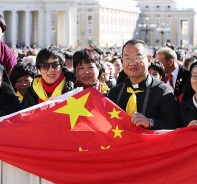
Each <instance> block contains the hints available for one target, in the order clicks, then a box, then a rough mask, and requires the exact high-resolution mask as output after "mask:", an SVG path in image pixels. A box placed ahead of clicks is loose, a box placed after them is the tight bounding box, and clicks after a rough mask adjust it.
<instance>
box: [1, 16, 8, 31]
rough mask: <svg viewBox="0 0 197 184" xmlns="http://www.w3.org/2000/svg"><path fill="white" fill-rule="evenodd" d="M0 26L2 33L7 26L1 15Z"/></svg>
mask: <svg viewBox="0 0 197 184" xmlns="http://www.w3.org/2000/svg"><path fill="white" fill-rule="evenodd" d="M0 28H1V30H2V33H4V32H5V31H6V28H7V26H6V23H5V20H4V19H3V17H2V16H1V15H0Z"/></svg>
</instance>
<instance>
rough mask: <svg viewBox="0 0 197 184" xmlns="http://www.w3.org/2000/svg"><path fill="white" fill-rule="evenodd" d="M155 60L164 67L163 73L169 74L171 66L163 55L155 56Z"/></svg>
mask: <svg viewBox="0 0 197 184" xmlns="http://www.w3.org/2000/svg"><path fill="white" fill-rule="evenodd" d="M156 59H157V60H158V61H159V62H160V63H162V64H163V66H164V72H165V74H168V73H170V71H171V64H170V62H168V61H167V60H166V58H165V55H164V54H163V53H159V54H157V55H156Z"/></svg>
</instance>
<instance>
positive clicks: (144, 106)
mask: <svg viewBox="0 0 197 184" xmlns="http://www.w3.org/2000/svg"><path fill="white" fill-rule="evenodd" d="M148 78H150V79H147V80H148V81H149V82H148V86H147V88H146V93H145V97H144V103H143V107H142V114H143V115H145V112H146V107H147V104H148V98H149V93H150V86H151V83H152V77H151V76H150V75H149V76H148Z"/></svg>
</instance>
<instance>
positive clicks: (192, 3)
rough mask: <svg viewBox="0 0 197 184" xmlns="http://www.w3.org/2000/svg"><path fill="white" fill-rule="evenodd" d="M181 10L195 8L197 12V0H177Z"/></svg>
mask: <svg viewBox="0 0 197 184" xmlns="http://www.w3.org/2000/svg"><path fill="white" fill-rule="evenodd" d="M175 1H176V3H177V7H179V8H194V9H195V10H196V11H197V1H196V0H175Z"/></svg>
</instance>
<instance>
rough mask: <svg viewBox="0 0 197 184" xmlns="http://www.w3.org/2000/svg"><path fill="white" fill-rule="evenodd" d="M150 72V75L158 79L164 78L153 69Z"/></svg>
mask: <svg viewBox="0 0 197 184" xmlns="http://www.w3.org/2000/svg"><path fill="white" fill-rule="evenodd" d="M148 71H149V73H150V74H151V75H152V76H154V77H156V78H157V79H159V80H161V78H162V76H161V75H160V74H159V72H158V71H156V70H154V69H153V68H150V69H149V70H148Z"/></svg>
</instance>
